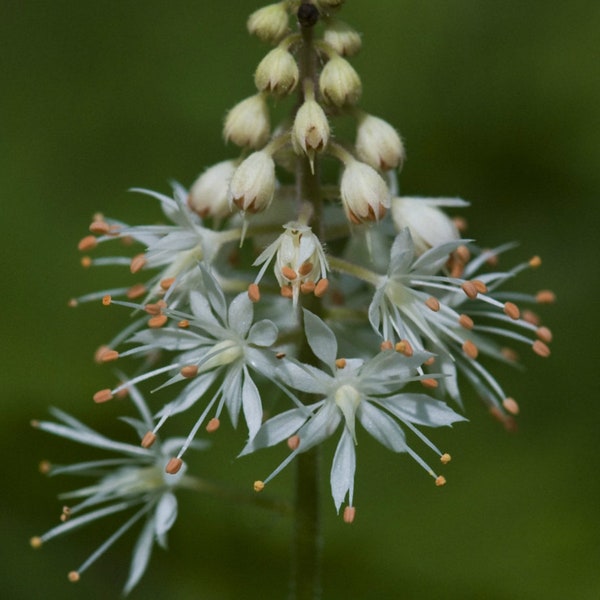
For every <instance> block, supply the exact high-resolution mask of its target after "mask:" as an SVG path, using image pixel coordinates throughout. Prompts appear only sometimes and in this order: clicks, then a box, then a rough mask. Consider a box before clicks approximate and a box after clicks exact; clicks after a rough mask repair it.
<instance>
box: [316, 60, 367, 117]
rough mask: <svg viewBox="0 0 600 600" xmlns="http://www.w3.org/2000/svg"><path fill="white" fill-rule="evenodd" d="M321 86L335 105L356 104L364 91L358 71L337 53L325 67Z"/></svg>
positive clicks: (325, 94) (321, 77)
mask: <svg viewBox="0 0 600 600" xmlns="http://www.w3.org/2000/svg"><path fill="white" fill-rule="evenodd" d="M319 87H320V89H321V93H322V94H323V96H324V97H325V98H326V99H327V100H328V101H329V102H331V104H334V105H335V106H344V105H345V104H356V102H357V101H358V99H359V98H360V94H361V93H362V84H361V82H360V77H359V76H358V73H357V72H356V71H355V70H354V69H353V68H352V66H351V65H350V63H349V62H348V61H347V60H344V59H343V58H342V57H341V56H338V55H337V54H336V55H334V56H333V57H331V58H330V59H329V62H328V63H327V64H326V65H325V66H324V67H323V70H322V71H321V76H320V77H319Z"/></svg>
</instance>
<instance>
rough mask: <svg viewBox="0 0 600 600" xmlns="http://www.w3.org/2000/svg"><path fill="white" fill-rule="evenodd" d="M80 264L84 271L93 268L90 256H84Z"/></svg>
mask: <svg viewBox="0 0 600 600" xmlns="http://www.w3.org/2000/svg"><path fill="white" fill-rule="evenodd" d="M79 263H80V264H81V266H82V267H83V268H84V269H89V268H90V267H91V266H92V259H91V258H90V257H89V256H82V257H81V260H80V261H79Z"/></svg>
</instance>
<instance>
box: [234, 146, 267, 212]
mask: <svg viewBox="0 0 600 600" xmlns="http://www.w3.org/2000/svg"><path fill="white" fill-rule="evenodd" d="M274 192H275V163H274V162H273V159H272V158H271V156H270V155H269V154H268V153H267V152H265V151H264V150H260V151H258V152H253V153H252V154H251V155H250V156H248V158H246V160H244V161H243V162H242V163H241V164H240V166H239V167H238V168H237V169H236V170H235V172H234V173H233V177H232V178H231V184H230V186H229V197H230V199H231V202H232V203H233V204H235V205H236V206H237V207H238V208H239V209H240V210H242V211H244V212H250V213H257V212H260V211H263V210H265V209H266V208H268V207H269V204H271V201H272V200H273V194H274Z"/></svg>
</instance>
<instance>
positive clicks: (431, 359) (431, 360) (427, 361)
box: [423, 356, 435, 367]
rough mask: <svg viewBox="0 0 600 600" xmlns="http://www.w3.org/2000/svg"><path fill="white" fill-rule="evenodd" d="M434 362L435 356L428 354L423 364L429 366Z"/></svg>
mask: <svg viewBox="0 0 600 600" xmlns="http://www.w3.org/2000/svg"><path fill="white" fill-rule="evenodd" d="M434 362H435V356H430V357H429V358H428V359H427V360H426V361H425V362H424V363H423V364H424V365H426V366H427V367H430V366H431V365H432V364H433V363H434Z"/></svg>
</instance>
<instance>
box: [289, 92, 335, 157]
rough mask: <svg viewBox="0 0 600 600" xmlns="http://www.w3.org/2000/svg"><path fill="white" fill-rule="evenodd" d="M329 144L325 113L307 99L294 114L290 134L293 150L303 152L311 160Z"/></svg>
mask: <svg viewBox="0 0 600 600" xmlns="http://www.w3.org/2000/svg"><path fill="white" fill-rule="evenodd" d="M328 142H329V121H328V120H327V115H326V114H325V111H324V110H323V109H322V108H321V106H320V105H319V103H318V102H316V101H315V100H314V99H307V100H305V101H304V103H303V104H302V106H301V107H300V108H299V109H298V112H297V113H296V118H295V119H294V128H293V133H292V144H293V146H294V150H295V151H296V152H297V153H298V154H300V153H301V152H304V154H306V155H307V156H308V158H309V159H310V160H311V162H312V160H313V159H314V155H315V152H321V150H323V148H325V146H327V143H328Z"/></svg>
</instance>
